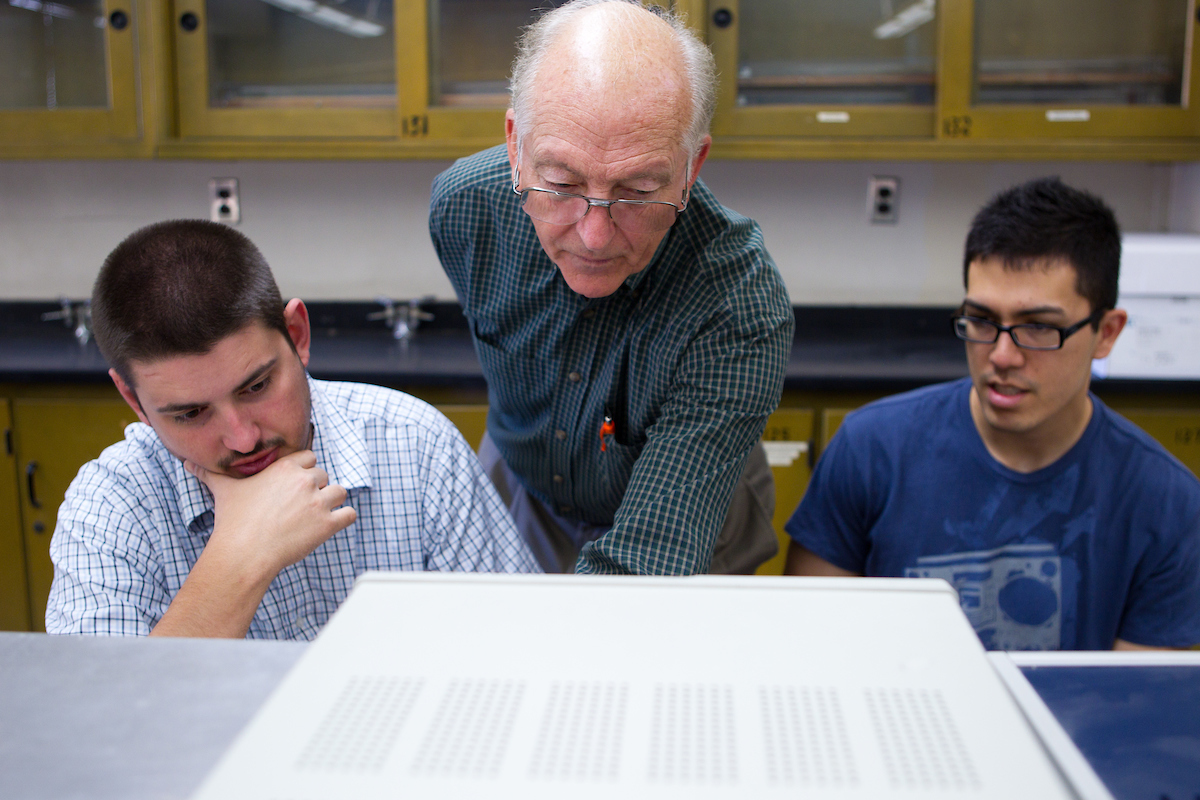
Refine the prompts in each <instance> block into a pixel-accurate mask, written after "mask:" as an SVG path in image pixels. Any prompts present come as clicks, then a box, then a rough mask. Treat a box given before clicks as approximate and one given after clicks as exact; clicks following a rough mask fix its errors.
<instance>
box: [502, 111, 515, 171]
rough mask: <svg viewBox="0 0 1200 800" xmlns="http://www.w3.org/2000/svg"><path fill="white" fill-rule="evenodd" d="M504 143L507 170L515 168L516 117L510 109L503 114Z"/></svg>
mask: <svg viewBox="0 0 1200 800" xmlns="http://www.w3.org/2000/svg"><path fill="white" fill-rule="evenodd" d="M504 143H505V144H506V145H508V166H509V169H516V168H517V117H516V114H515V113H514V112H513V110H512V109H511V108H510V109H509V110H508V111H506V112H505V114H504Z"/></svg>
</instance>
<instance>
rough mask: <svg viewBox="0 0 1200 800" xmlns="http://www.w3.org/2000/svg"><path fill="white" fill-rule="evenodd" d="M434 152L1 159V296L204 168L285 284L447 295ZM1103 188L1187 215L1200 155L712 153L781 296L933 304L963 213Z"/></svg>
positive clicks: (196, 192) (195, 201)
mask: <svg viewBox="0 0 1200 800" xmlns="http://www.w3.org/2000/svg"><path fill="white" fill-rule="evenodd" d="M447 163H448V162H427V161H420V162H408V161H388V162H292V161H248V162H234V163H223V162H194V161H68V162H58V161H31V162H21V161H0V243H3V246H2V247H0V297H2V298H4V299H47V298H55V297H58V296H60V295H66V296H69V297H84V296H86V295H87V294H88V293H89V292H90V289H91V281H92V279H93V277H94V276H95V272H96V269H97V268H98V267H99V265H100V262H101V261H102V260H103V258H104V256H105V255H106V254H107V253H108V251H109V250H110V249H112V247H113V246H114V245H115V244H116V243H117V242H118V241H120V239H121V238H122V237H123V236H124V235H125V234H127V233H129V232H130V231H132V230H133V229H135V228H137V227H138V226H141V225H144V224H147V223H150V222H153V221H156V220H160V219H166V218H171V217H206V216H207V214H208V201H207V193H208V180H209V178H213V177H236V178H238V179H239V181H240V190H241V202H242V213H243V221H242V223H241V225H239V226H238V227H239V229H240V230H242V231H243V232H244V233H246V234H247V235H248V236H250V238H251V239H253V240H254V241H255V242H256V243H257V244H258V245H259V247H260V248H261V249H262V250H263V252H264V253H265V254H266V257H267V259H268V260H269V261H270V263H271V264H272V266H273V267H274V269H275V272H276V276H277V278H278V280H279V283H280V286H281V288H282V289H283V291H284V293H285V294H287V295H298V296H301V297H304V298H306V299H309V300H344V299H362V298H372V297H374V296H376V295H390V296H392V297H414V296H423V295H428V294H433V295H436V296H438V297H440V298H443V299H450V298H452V297H453V292H452V290H451V288H450V285H449V283H448V282H447V281H446V279H445V277H444V276H443V275H442V273H441V269H440V267H439V266H438V263H437V259H436V257H435V255H434V252H433V248H432V247H431V245H430V243H429V235H428V232H427V229H426V224H425V213H426V208H427V204H428V200H429V185H430V181H431V180H432V179H433V177H434V176H435V175H436V174H437V173H438V172H439V171H440V170H441V169H443V168H444V167H445V166H446V165H447ZM1046 174H1056V175H1061V176H1062V177H1063V179H1064V180H1066V181H1067V182H1068V183H1072V184H1074V185H1077V186H1081V187H1084V188H1087V189H1089V190H1091V191H1094V192H1097V193H1099V194H1101V195H1102V196H1103V197H1105V198H1106V199H1107V200H1108V201H1109V202H1110V203H1111V204H1112V206H1113V208H1114V209H1115V210H1116V213H1117V217H1118V219H1119V220H1120V222H1121V225H1122V227H1123V229H1125V230H1128V231H1162V230H1180V231H1194V232H1200V165H1196V164H1186V165H1174V166H1172V165H1153V164H1143V163H1126V162H1121V163H1090V162H1064V163H1024V162H979V163H972V162H953V163H941V162H895V163H885V162H814V161H788V162H754V161H717V160H713V161H710V162H709V163H708V164H706V165H705V167H704V171H703V173H702V175H703V177H704V178H705V179H706V180H707V182H708V184H709V185H710V186H711V187H712V188H713V190H714V191H715V192H716V193H717V196H718V197H719V198H720V199H721V200H722V202H724V203H725V204H726V205H728V206H730V207H731V208H734V209H736V210H738V211H741V212H742V213H744V214H747V215H748V216H751V217H754V218H756V219H758V220H759V221H760V222H761V223H762V225H763V229H764V231H765V233H766V239H767V245H768V247H769V248H770V250H771V253H772V254H773V256H774V257H775V260H776V262H777V263H778V264H779V268H780V271H781V272H782V273H783V275H784V279H785V281H786V282H787V286H788V289H789V291H790V292H791V295H792V301H793V302H794V303H830V304H846V303H853V304H868V305H876V304H902V305H917V304H945V305H950V304H954V303H956V302H957V301H958V299H959V297H960V283H959V281H960V278H959V270H960V264H959V258H960V251H961V246H962V239H963V235H964V232H965V230H966V226H967V224H968V223H969V221H970V218H971V215H972V214H973V213H974V211H975V210H976V209H977V208H978V207H979V205H980V204H981V203H983V202H984V201H986V199H987V198H988V197H989V196H991V195H992V194H993V193H995V192H996V191H999V190H1000V189H1003V188H1004V187H1006V186H1008V185H1010V184H1012V183H1015V182H1017V181H1020V180H1024V179H1026V178H1029V177H1033V176H1037V175H1046ZM871 175H894V176H898V177H899V178H900V181H901V190H900V192H901V195H900V209H899V223H898V224H896V225H870V224H868V223H867V221H866V214H867V200H866V194H867V180H868V178H869V177H870V176H871Z"/></svg>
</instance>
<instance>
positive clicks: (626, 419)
mask: <svg viewBox="0 0 1200 800" xmlns="http://www.w3.org/2000/svg"><path fill="white" fill-rule="evenodd" d="M519 200H520V198H519V197H518V196H517V195H515V194H514V193H513V191H512V177H511V172H510V169H509V165H508V158H507V156H506V153H505V150H504V148H503V147H502V146H501V147H496V148H492V149H490V150H485V151H484V152H482V153H477V154H476V155H474V156H471V157H470V158H465V159H462V160H460V161H458V162H456V163H455V164H454V166H452V167H451V168H450V169H448V170H447V171H446V172H444V173H442V174H441V175H440V176H438V178H437V179H436V180H435V181H434V184H433V200H432V204H431V207H430V214H429V228H430V233H431V235H432V237H433V244H434V247H435V248H436V249H437V252H438V255H439V256H440V257H441V260H442V265H443V267H444V268H445V270H446V274H447V275H448V276H449V278H450V281H451V283H453V284H454V289H455V291H456V292H457V293H458V299H459V302H460V303H461V304H462V308H463V312H464V313H465V314H466V317H467V320H468V322H469V324H470V326H471V334H472V336H473V338H474V340H475V349H476V351H477V352H478V354H479V361H480V363H481V364H482V366H483V374H484V377H485V378H486V379H487V384H488V400H489V404H490V410H489V413H488V432H489V433H490V434H491V437H492V439H493V440H494V441H495V443H496V447H497V448H498V449H499V451H500V453H501V455H502V456H503V457H504V460H505V462H507V464H508V465H509V467H510V468H511V469H512V470H513V472H515V473H516V474H517V475H518V476H519V477H520V478H521V480H522V482H523V483H524V485H525V488H526V489H528V490H529V491H530V492H531V493H532V494H533V495H534V496H536V497H538V498H539V499H541V500H542V501H543V502H544V503H546V504H547V505H549V506H551V507H552V508H554V509H555V510H557V511H558V512H559V513H560V514H562V515H564V516H567V517H574V518H577V519H582V520H584V521H586V522H589V523H591V524H593V525H604V526H608V525H611V526H612V530H610V531H609V532H608V533H606V534H604V535H603V536H601V537H600V538H599V539H597V540H596V541H594V542H590V543H589V544H587V545H585V546H584V548H583V551H582V553H581V554H580V557H579V562H578V564H577V570H578V571H579V572H598V573H637V574H659V575H683V574H691V573H698V572H705V571H707V570H708V566H709V562H710V561H711V559H712V551H713V545H714V544H715V542H716V537H717V534H718V533H719V532H720V529H721V525H722V523H723V522H724V519H725V512H726V509H727V508H728V505H729V499H730V496H731V494H732V491H733V487H734V485H735V484H736V483H737V481H738V478H739V477H740V476H741V471H742V464H743V462H744V461H745V458H746V456H747V454H748V453H749V451H750V449H751V447H753V446H754V444H755V442H757V441H758V439H759V437H760V436H761V435H762V431H763V426H764V425H765V424H766V418H767V415H768V414H770V413H771V412H772V411H774V410H775V407H776V406H777V405H778V403H779V397H780V394H781V392H782V390H783V373H784V367H785V365H786V363H787V358H788V352H789V349H790V347H791V342H792V329H793V324H794V323H793V317H792V309H791V304H790V301H789V300H788V295H787V290H786V289H785V288H784V285H783V280H782V279H781V278H780V276H779V272H778V270H777V269H776V268H775V264H774V263H773V262H772V261H771V257H770V255H768V253H767V251H766V249H765V248H764V246H763V240H762V232H761V231H760V230H759V228H758V225H757V224H756V223H754V222H753V221H751V220H749V219H746V218H745V217H742V216H740V215H738V214H735V213H733V212H731V211H729V210H728V209H726V208H723V207H722V206H721V205H720V204H719V203H717V201H716V199H715V198H714V197H713V195H712V193H711V192H710V191H709V190H708V189H707V187H705V186H704V185H703V184H702V183H701V182H699V181H697V182H696V185H695V187H694V189H693V191H692V194H691V200H690V203H689V205H688V207H687V209H686V211H684V213H683V214H682V216H681V217H680V218H679V221H678V222H677V223H676V225H675V227H674V228H673V229H672V230H671V231H670V232H669V233H668V235H667V236H666V237H665V239H664V240H663V243H662V245H661V246H660V247H659V250H658V252H657V253H656V254H655V256H654V259H653V261H652V262H651V263H650V266H648V267H647V268H646V269H645V270H643V271H642V272H640V273H638V274H637V275H634V276H632V277H630V278H629V279H628V280H627V281H626V282H625V283H624V285H622V286H621V288H619V289H618V290H617V291H616V292H615V293H614V294H612V295H610V296H608V297H604V298H599V299H595V300H589V299H588V298H586V297H583V296H581V295H578V294H576V293H575V292H573V291H571V289H570V288H569V287H568V286H567V284H566V282H565V281H564V280H563V278H562V276H561V275H560V274H559V272H558V269H557V267H555V266H554V264H553V263H552V262H551V261H550V259H549V258H548V257H547V256H546V253H545V251H544V250H542V247H541V244H540V243H539V242H538V239H537V234H536V233H535V231H534V228H533V223H532V222H531V221H530V219H529V217H528V216H526V214H525V213H524V212H523V211H521V209H520V207H519ZM606 413H607V414H608V415H609V416H611V417H612V419H613V421H614V423H615V426H616V431H615V434H614V435H612V436H609V437H607V440H606V441H607V444H606V448H605V450H604V451H601V449H600V444H601V440H600V426H601V424H602V423H603V420H604V417H605V415H606Z"/></svg>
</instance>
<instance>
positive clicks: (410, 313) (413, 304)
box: [367, 296, 435, 342]
mask: <svg viewBox="0 0 1200 800" xmlns="http://www.w3.org/2000/svg"><path fill="white" fill-rule="evenodd" d="M434 299H435V298H434V297H432V296H430V297H424V298H422V299H420V300H393V299H392V298H390V297H376V298H375V302H376V303H379V304H380V305H381V306H383V311H375V312H373V313H370V314H367V319H372V320H374V319H381V320H383V321H384V322H385V323H386V324H387V325H388V327H390V328H391V329H392V336H394V337H395V338H396V340H397V341H400V342H407V341H408V340H409V339H411V338H412V335H413V334H414V333H415V332H416V330H417V328H418V327H420V325H421V323H422V322H428V321H429V320H431V319H433V314H430V313H429V312H428V311H422V310H421V303H428V302H432V301H433V300H434Z"/></svg>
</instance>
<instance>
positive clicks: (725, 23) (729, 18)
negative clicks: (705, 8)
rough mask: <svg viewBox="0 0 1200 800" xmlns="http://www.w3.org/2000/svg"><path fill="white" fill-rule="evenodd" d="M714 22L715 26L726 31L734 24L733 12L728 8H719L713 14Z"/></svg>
mask: <svg viewBox="0 0 1200 800" xmlns="http://www.w3.org/2000/svg"><path fill="white" fill-rule="evenodd" d="M712 21H713V25H716V26H717V27H718V28H720V29H721V30H724V29H725V28H728V27H729V26H730V25H732V24H733V12H732V11H730V10H729V9H728V8H718V9H717V10H716V11H714V12H713V15H712Z"/></svg>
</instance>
